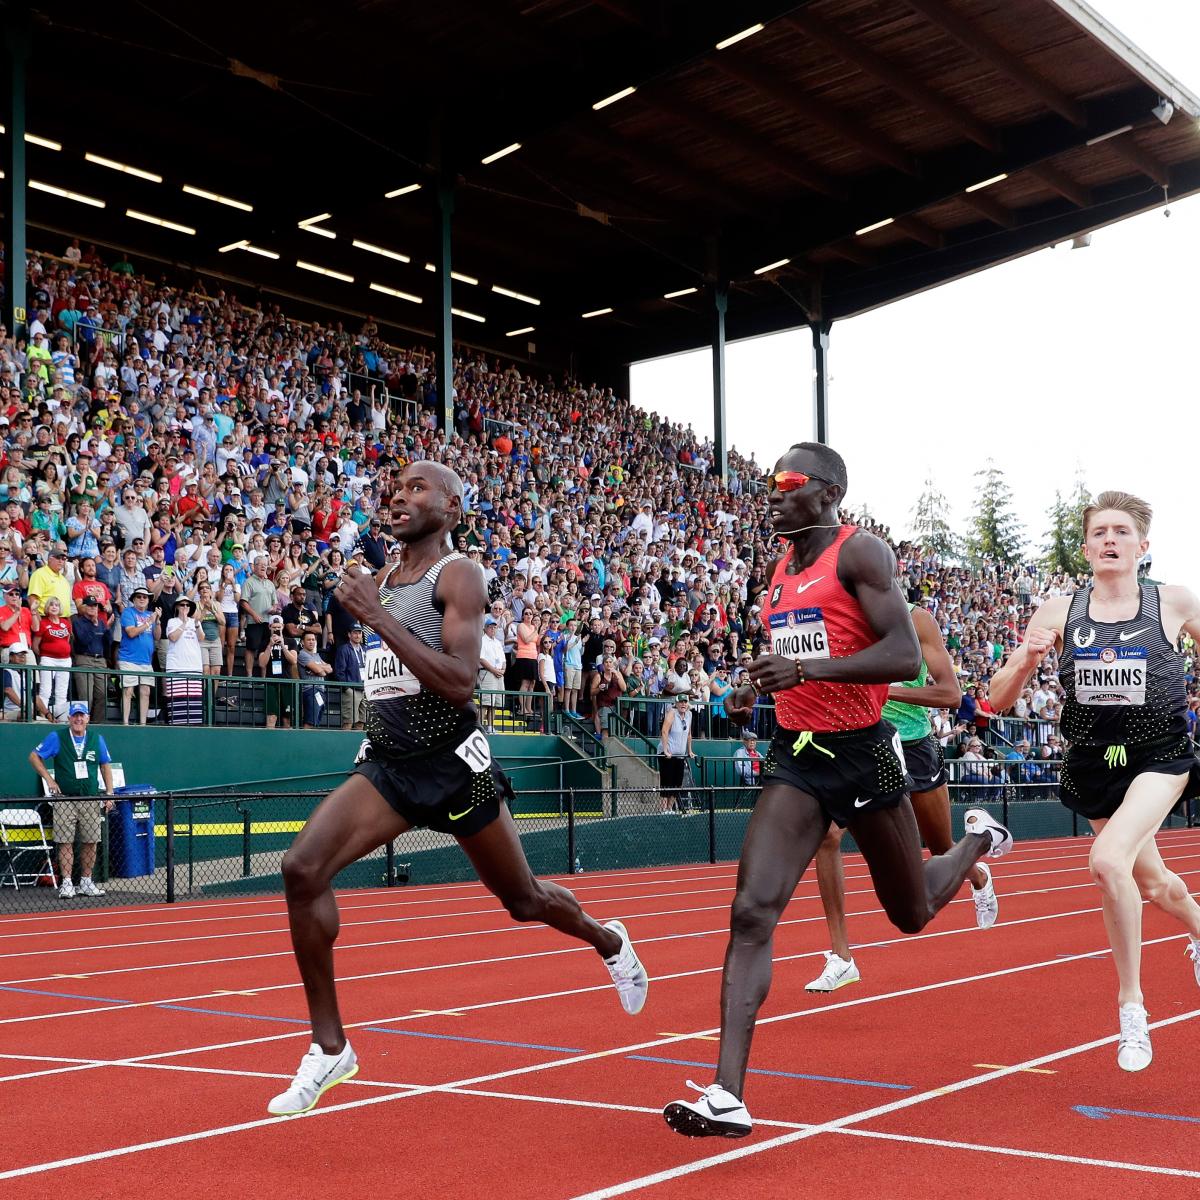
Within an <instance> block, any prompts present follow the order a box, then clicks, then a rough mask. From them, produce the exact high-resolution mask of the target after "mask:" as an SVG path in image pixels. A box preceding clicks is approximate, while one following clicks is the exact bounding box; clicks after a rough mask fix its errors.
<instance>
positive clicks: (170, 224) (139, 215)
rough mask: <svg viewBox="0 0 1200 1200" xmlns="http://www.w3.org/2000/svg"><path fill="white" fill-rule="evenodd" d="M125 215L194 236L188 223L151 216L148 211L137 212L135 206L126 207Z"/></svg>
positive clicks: (194, 232)
mask: <svg viewBox="0 0 1200 1200" xmlns="http://www.w3.org/2000/svg"><path fill="white" fill-rule="evenodd" d="M125 215H126V216H127V217H132V218H133V220H135V221H145V222H146V224H147V225H160V226H161V227H162V228H163V229H173V230H175V232H176V233H188V234H191V235H192V237H195V236H196V231H195V230H194V229H193V228H192V227H191V226H190V225H180V224H178V223H177V222H175V221H168V220H166V219H165V218H164V217H152V216H151V215H150V214H149V213H144V212H138V211H137V209H135V208H127V209H126V210H125Z"/></svg>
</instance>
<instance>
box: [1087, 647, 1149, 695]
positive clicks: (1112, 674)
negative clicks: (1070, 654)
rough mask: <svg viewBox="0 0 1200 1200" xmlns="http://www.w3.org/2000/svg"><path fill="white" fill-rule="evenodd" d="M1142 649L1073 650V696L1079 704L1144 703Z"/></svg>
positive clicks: (1144, 658) (1144, 665)
mask: <svg viewBox="0 0 1200 1200" xmlns="http://www.w3.org/2000/svg"><path fill="white" fill-rule="evenodd" d="M1146 658H1147V654H1146V648H1145V647H1144V646H1109V647H1106V648H1105V649H1103V650H1091V649H1085V650H1079V649H1076V650H1075V699H1076V701H1077V702H1078V703H1080V704H1145V703H1146Z"/></svg>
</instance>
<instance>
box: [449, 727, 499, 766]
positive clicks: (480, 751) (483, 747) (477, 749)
mask: <svg viewBox="0 0 1200 1200" xmlns="http://www.w3.org/2000/svg"><path fill="white" fill-rule="evenodd" d="M454 753H455V754H457V755H458V757H459V758H461V759H462V760H463V762H465V763H466V764H467V766H468V767H470V768H471V770H472V771H474V772H475V774H476V775H478V774H480V773H481V772H483V771H486V770H488V768H489V767H491V765H492V750H491V747H490V746H489V745H488V740H487V738H486V737H484V735H483V731H482V730H480V729H473V730H472V731H471V733H470V735H469V736H468V737H467V740H466V741H465V742H463V744H462V745H461V746H459V747H458V749H456V750H455V751H454Z"/></svg>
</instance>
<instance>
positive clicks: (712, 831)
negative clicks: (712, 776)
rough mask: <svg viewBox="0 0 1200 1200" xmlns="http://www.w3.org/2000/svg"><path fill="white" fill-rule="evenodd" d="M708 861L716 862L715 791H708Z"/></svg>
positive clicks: (710, 789)
mask: <svg viewBox="0 0 1200 1200" xmlns="http://www.w3.org/2000/svg"><path fill="white" fill-rule="evenodd" d="M708 861H709V862H710V863H715V862H716V861H717V789H716V788H714V787H710V788H709V789H708Z"/></svg>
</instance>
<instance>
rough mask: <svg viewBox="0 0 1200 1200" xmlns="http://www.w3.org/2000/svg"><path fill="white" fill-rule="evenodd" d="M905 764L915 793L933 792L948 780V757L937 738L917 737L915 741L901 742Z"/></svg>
mask: <svg viewBox="0 0 1200 1200" xmlns="http://www.w3.org/2000/svg"><path fill="white" fill-rule="evenodd" d="M900 745H901V747H902V748H903V750H904V764H905V766H906V767H907V768H908V777H909V778H910V779H911V780H912V790H913V793H914V794H915V795H920V794H921V793H922V792H932V791H934V790H935V789H936V788H940V787H941V786H942V784H944V783H945V782H946V757H945V755H944V754H943V753H942V744H941V742H939V741H938V740H937V738H935V737H933V736H932V735H930V736H929V737H923V738H917V740H916V741H915V742H901V743H900Z"/></svg>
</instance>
